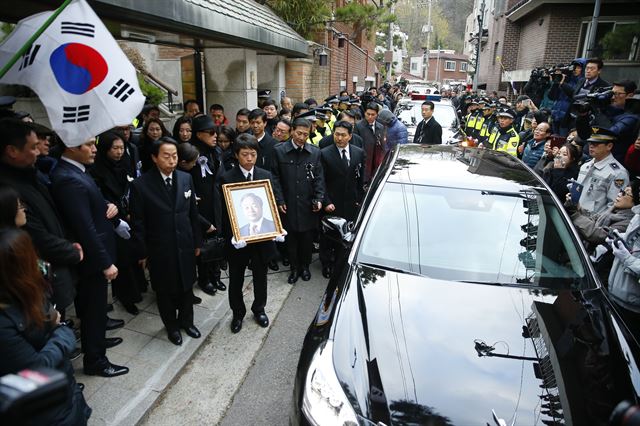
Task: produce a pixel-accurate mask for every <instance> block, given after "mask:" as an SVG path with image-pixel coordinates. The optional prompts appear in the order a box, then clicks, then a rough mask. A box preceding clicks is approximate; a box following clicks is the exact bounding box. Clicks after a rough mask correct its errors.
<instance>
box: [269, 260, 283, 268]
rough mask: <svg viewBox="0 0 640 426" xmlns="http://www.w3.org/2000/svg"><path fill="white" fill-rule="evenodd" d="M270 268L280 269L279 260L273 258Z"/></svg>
mask: <svg viewBox="0 0 640 426" xmlns="http://www.w3.org/2000/svg"><path fill="white" fill-rule="evenodd" d="M269 269H271V270H272V271H279V270H280V266H278V262H276V261H275V260H272V261H270V262H269Z"/></svg>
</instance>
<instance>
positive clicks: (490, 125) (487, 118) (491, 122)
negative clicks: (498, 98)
mask: <svg viewBox="0 0 640 426" xmlns="http://www.w3.org/2000/svg"><path fill="white" fill-rule="evenodd" d="M497 108H498V105H497V104H495V103H490V104H487V105H485V106H484V109H483V110H482V111H483V114H484V120H483V121H482V127H481V128H480V133H479V134H478V136H477V138H478V142H479V143H483V144H484V143H487V141H488V140H489V136H490V135H491V132H493V129H494V128H495V127H496V126H497V125H498V123H497V120H498V118H497V117H496V109H497Z"/></svg>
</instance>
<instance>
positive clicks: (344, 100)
mask: <svg viewBox="0 0 640 426" xmlns="http://www.w3.org/2000/svg"><path fill="white" fill-rule="evenodd" d="M350 100H351V98H350V97H349V96H340V97H339V98H338V101H339V102H342V103H345V104H346V103H349V101H350Z"/></svg>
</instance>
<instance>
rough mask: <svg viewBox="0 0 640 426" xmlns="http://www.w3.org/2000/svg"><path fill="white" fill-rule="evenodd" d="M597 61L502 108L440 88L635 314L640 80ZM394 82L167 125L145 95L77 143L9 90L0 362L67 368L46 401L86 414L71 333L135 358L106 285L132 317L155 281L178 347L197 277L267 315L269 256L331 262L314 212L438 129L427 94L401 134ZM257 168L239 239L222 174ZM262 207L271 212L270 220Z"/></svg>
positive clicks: (334, 210) (71, 415)
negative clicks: (21, 107) (540, 196)
mask: <svg viewBox="0 0 640 426" xmlns="http://www.w3.org/2000/svg"><path fill="white" fill-rule="evenodd" d="M567 70H569V71H567ZM601 70H602V62H601V61H600V60H598V59H589V60H582V59H578V60H576V61H574V62H573V63H572V64H571V66H570V67H557V69H556V70H552V71H550V72H549V74H550V75H549V78H548V79H546V80H545V78H544V77H543V78H542V80H541V81H538V80H536V81H535V82H533V83H532V82H530V84H527V86H526V87H525V88H524V91H525V92H529V93H528V95H525V94H523V95H520V96H517V98H515V99H513V106H512V105H511V104H510V103H509V101H508V99H507V98H506V97H504V96H502V97H501V96H498V94H497V93H495V92H494V93H493V94H491V95H490V96H486V95H484V94H480V93H474V92H471V91H469V90H464V91H461V92H458V91H456V90H443V91H442V93H441V94H440V95H441V96H442V97H443V98H445V99H446V98H448V99H449V101H448V102H451V103H452V104H453V105H454V106H455V107H456V109H457V110H458V113H459V115H460V118H461V123H462V130H463V132H464V134H465V136H466V139H465V140H464V141H463V142H462V143H461V144H462V145H463V146H478V147H482V148H484V149H495V150H499V151H504V152H507V153H508V154H511V155H514V156H517V157H519V158H521V159H522V161H523V162H524V163H526V164H527V165H528V166H529V167H531V168H532V169H533V170H534V171H535V172H536V173H538V174H539V175H540V176H541V177H542V178H543V179H544V180H545V181H546V182H547V183H548V184H549V186H550V187H551V189H552V190H553V191H554V192H555V193H556V195H557V196H558V197H559V198H560V199H561V200H563V201H564V202H565V206H566V208H567V211H568V212H569V213H570V214H571V217H572V219H573V220H574V223H575V225H576V227H577V228H578V230H579V231H580V233H581V235H582V237H583V239H584V240H585V242H586V244H587V245H588V248H589V249H590V251H591V253H592V255H593V257H592V258H593V260H594V262H596V263H597V264H598V265H599V267H598V270H599V271H600V272H601V273H602V276H603V279H604V281H605V282H608V287H609V291H610V293H611V294H612V297H613V299H614V301H616V303H618V304H619V305H620V306H621V307H622V310H623V312H624V313H625V315H626V316H627V317H628V319H629V322H630V324H632V327H637V326H638V324H640V321H639V318H638V315H639V314H640V286H639V284H638V277H639V276H640V260H639V259H638V253H640V238H638V236H639V235H640V216H638V213H640V207H637V205H638V204H639V203H640V193H639V185H638V183H637V181H636V180H635V179H631V180H630V176H636V174H637V173H638V172H639V171H640V137H638V122H639V120H638V115H637V113H635V114H634V113H633V111H631V112H630V110H629V108H628V105H627V103H628V102H627V101H628V100H630V99H632V98H633V96H634V93H635V91H636V88H637V87H636V84H635V83H634V82H631V81H626V80H625V81H620V82H615V83H613V84H612V85H611V84H609V83H607V82H606V81H603V80H602V79H601V78H600V76H599V75H600V72H601ZM536 78H537V77H536ZM532 79H533V76H532ZM532 81H533V80H532ZM532 88H533V89H532ZM602 88H605V89H607V88H608V89H607V90H609V91H610V93H606V91H605V90H603V89H602ZM534 89H535V90H534ZM603 93H604V95H603ZM593 94H595V95H594V96H591V95H593ZM403 96H406V94H405V93H403V90H402V88H401V86H398V85H394V86H391V85H389V84H385V85H384V86H383V87H381V88H379V89H377V88H372V89H370V90H368V91H366V92H359V93H357V94H349V93H348V92H346V91H343V92H341V93H340V94H336V95H334V96H331V97H329V98H326V99H324V100H323V101H322V102H317V101H316V100H315V99H306V100H304V102H297V103H294V102H293V101H292V100H291V99H290V98H287V97H285V98H282V99H280V100H279V102H278V101H276V100H274V99H271V98H270V97H269V93H268V92H263V93H260V96H259V99H258V105H259V107H258V108H256V109H253V110H249V109H246V108H242V109H240V110H238V111H234V113H235V115H234V116H233V118H234V120H233V123H234V124H233V125H232V124H231V120H229V115H228V112H227V111H225V109H224V106H223V105H220V104H213V105H210V106H209V108H208V111H202V109H201V105H200V104H199V103H198V102H197V101H195V100H187V101H186V102H184V115H183V116H182V117H180V118H179V119H177V120H176V121H175V124H174V125H173V127H172V128H171V129H167V128H166V127H165V122H166V121H165V120H163V119H161V116H160V109H159V108H158V107H157V106H154V105H148V106H146V107H145V108H144V109H143V111H142V112H141V114H140V116H139V117H138V118H137V119H136V120H134V123H132V124H131V125H125V126H120V127H116V128H113V129H111V130H109V131H106V132H104V133H102V134H100V135H97V136H96V137H95V138H94V139H91V140H88V141H87V142H86V143H84V144H83V145H80V146H77V147H70V146H66V145H65V144H64V141H62V140H60V139H59V138H58V137H57V136H56V134H55V132H53V131H52V130H51V129H49V128H47V127H45V126H44V125H42V124H38V123H34V122H33V120H32V119H31V116H30V115H29V114H28V113H26V112H20V111H13V109H12V108H11V104H12V102H14V101H15V100H11V99H7V98H4V99H2V101H3V103H4V105H2V106H1V107H0V115H2V116H3V117H4V118H2V119H0V220H1V223H0V275H2V279H1V280H0V359H2V360H3V361H4V362H3V364H2V367H0V375H3V374H7V373H11V372H15V371H18V370H20V369H22V368H28V367H34V366H47V367H54V368H58V369H61V370H62V371H64V372H65V373H67V376H68V379H69V381H68V387H69V393H68V395H69V396H68V400H67V401H66V403H65V404H62V405H60V406H57V407H54V408H52V409H51V410H49V411H47V412H43V413H41V414H40V415H41V416H42V418H43V419H47V420H51V421H59V422H61V424H83V423H86V420H87V418H88V417H89V415H90V413H91V409H90V408H89V407H88V406H87V404H86V402H85V401H84V397H83V396H82V385H81V384H78V383H76V382H75V380H74V376H73V368H72V366H71V359H73V358H75V357H78V356H80V355H81V354H80V348H76V346H77V341H78V340H79V341H80V346H81V353H82V356H83V360H82V363H83V371H84V373H85V374H88V375H99V376H103V377H113V376H118V375H122V374H126V373H128V371H129V370H128V368H127V367H126V366H119V365H116V364H113V363H111V362H110V361H109V359H108V357H107V349H109V348H111V347H113V346H116V345H118V344H120V343H122V339H121V338H117V337H107V335H106V331H107V330H113V329H116V328H119V327H122V326H123V325H124V321H122V320H119V319H113V318H110V317H109V316H108V311H109V303H108V300H109V295H108V288H109V286H108V285H109V283H110V284H111V287H112V293H113V298H114V299H117V300H118V301H119V303H120V304H121V305H122V306H123V307H124V309H125V310H126V311H127V312H129V313H130V314H132V315H137V314H138V313H139V310H138V307H137V306H136V304H137V303H139V302H140V301H141V300H142V294H143V293H145V292H147V291H148V289H149V288H151V289H153V291H154V293H155V296H156V301H157V305H158V311H159V313H160V320H161V321H162V323H163V324H164V326H165V328H166V332H167V338H168V340H169V341H171V342H172V343H173V344H175V345H181V344H182V342H183V340H182V333H183V332H184V333H186V334H187V335H188V336H190V337H191V338H196V339H197V338H199V337H201V334H200V331H199V330H198V328H197V324H194V318H193V304H198V303H200V302H201V301H202V300H201V298H199V297H197V296H196V295H195V294H194V292H193V288H194V286H195V285H197V286H198V287H199V288H200V289H201V290H202V292H203V293H204V294H206V295H207V296H215V295H216V294H219V293H220V292H226V293H227V296H228V300H229V304H230V308H231V311H232V314H233V316H232V320H231V324H230V329H231V331H232V332H233V333H238V332H240V331H241V329H242V325H243V320H244V317H245V316H246V314H247V309H246V306H245V302H244V300H243V293H242V289H243V284H244V278H245V272H246V271H247V269H249V270H250V273H251V275H252V279H253V292H254V294H253V303H252V304H251V306H250V309H251V314H252V315H253V318H254V320H255V321H256V322H257V324H258V325H259V326H261V327H268V325H269V318H268V316H267V315H266V313H265V306H266V303H267V276H268V272H269V271H270V270H271V271H278V270H280V267H281V265H282V267H284V268H288V276H287V281H288V282H289V283H290V284H295V283H297V282H298V281H299V280H302V281H309V280H310V278H311V272H310V264H311V261H312V253H313V252H314V251H318V252H319V259H320V262H321V270H322V275H323V277H325V278H330V277H331V275H332V273H333V264H334V262H335V260H336V252H337V249H338V248H337V247H336V246H335V243H333V242H332V241H330V240H328V239H326V238H324V237H323V236H322V235H321V234H320V233H319V226H320V219H321V217H322V216H323V215H336V216H340V217H343V218H345V219H346V220H355V219H356V217H357V214H358V211H359V208H360V204H361V202H362V200H363V198H364V193H365V191H366V190H367V188H368V186H369V184H370V182H371V179H372V176H373V175H374V174H375V172H376V170H377V169H378V167H379V166H380V164H381V163H382V161H383V159H384V157H385V155H386V154H387V153H388V152H389V151H390V150H392V149H393V147H394V146H395V145H396V144H404V143H408V142H419V143H434V144H439V143H442V139H441V137H442V135H441V133H442V130H441V128H440V125H439V124H438V123H437V122H436V120H435V117H434V115H433V111H434V102H433V101H432V100H426V101H425V102H424V103H423V104H422V116H423V119H424V120H423V121H421V122H420V123H418V126H417V128H416V135H415V138H414V139H413V140H412V141H410V140H409V137H408V132H407V128H406V126H405V124H404V123H402V122H401V121H400V120H398V118H397V117H396V115H395V114H394V113H393V111H394V110H395V108H396V105H397V104H398V103H399V102H400V101H401V99H402V98H403ZM606 96H608V98H606V99H605V101H604V102H603V101H602V100H601V98H603V97H606ZM598 102H599V103H598ZM0 103H2V102H0ZM252 181H260V182H264V181H268V182H269V183H270V187H271V188H272V191H273V196H274V200H275V209H274V208H272V207H271V206H270V205H269V203H268V202H267V203H265V200H263V199H261V198H260V197H255V196H253V197H243V198H242V200H241V202H240V206H237V207H239V209H240V210H242V211H243V212H244V214H245V217H246V218H248V223H247V227H246V228H243V229H244V231H241V232H245V234H244V235H245V236H248V237H253V236H254V235H256V236H257V235H260V234H262V233H265V232H266V233H268V234H269V235H270V237H269V238H268V239H264V238H262V239H255V241H256V242H249V243H248V241H251V238H248V239H247V238H240V237H239V234H238V226H237V223H236V222H237V220H233V219H232V216H233V212H230V211H229V210H228V209H229V207H228V206H229V205H230V203H229V202H228V200H225V197H224V188H223V185H226V184H242V183H246V182H252ZM245 186H246V187H247V188H249V187H250V186H251V183H248V184H245ZM576 194H577V196H576ZM276 218H277V219H279V220H275V219H276ZM273 221H275V222H280V223H281V225H282V226H281V227H279V228H277V229H276V228H274V227H273V224H272V222H273ZM614 230H617V231H619V232H620V238H617V239H616V238H615V235H614V234H613V232H614ZM240 235H243V234H240ZM612 236H613V237H614V239H615V241H611V240H610V238H611V237H612ZM223 270H226V271H227V273H228V277H229V280H228V282H227V284H226V285H225V284H224V283H223V282H222V280H221V274H222V272H221V271H223ZM72 305H74V307H75V317H74V318H71V315H70V311H71V307H72ZM74 320H75V323H74ZM78 323H79V325H78ZM65 422H66V423H65Z"/></svg>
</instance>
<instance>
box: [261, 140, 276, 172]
mask: <svg viewBox="0 0 640 426" xmlns="http://www.w3.org/2000/svg"><path fill="white" fill-rule="evenodd" d="M277 144H278V142H277V141H276V140H275V139H274V138H272V137H271V135H269V133H265V134H264V137H263V138H262V139H261V140H260V142H258V145H259V147H260V149H259V150H258V158H256V166H258V167H260V168H263V169H265V170H269V167H271V157H272V156H273V148H275V147H276V145H277Z"/></svg>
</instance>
